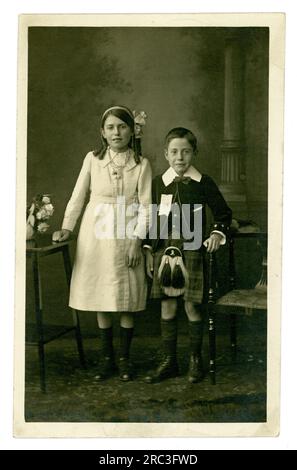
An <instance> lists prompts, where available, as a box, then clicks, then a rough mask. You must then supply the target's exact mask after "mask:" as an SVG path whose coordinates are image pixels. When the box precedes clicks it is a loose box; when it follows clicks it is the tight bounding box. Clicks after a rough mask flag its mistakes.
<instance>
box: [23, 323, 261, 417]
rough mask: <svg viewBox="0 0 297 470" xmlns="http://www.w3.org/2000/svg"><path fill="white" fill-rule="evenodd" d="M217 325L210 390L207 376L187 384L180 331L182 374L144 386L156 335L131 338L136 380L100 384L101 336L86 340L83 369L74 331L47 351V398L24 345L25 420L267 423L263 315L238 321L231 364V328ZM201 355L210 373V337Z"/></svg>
mask: <svg viewBox="0 0 297 470" xmlns="http://www.w3.org/2000/svg"><path fill="white" fill-rule="evenodd" d="M225 319H226V320H227V318H225ZM219 323H220V322H219ZM224 323H225V320H224ZM219 326H220V325H218V334H217V383H216V385H212V384H211V382H210V378H209V375H208V373H207V371H206V376H205V378H204V380H203V381H202V382H201V383H199V384H189V383H188V382H187V376H186V374H187V364H188V337H187V334H186V329H185V328H184V327H182V328H181V331H180V334H179V342H178V360H179V364H180V371H181V375H180V376H179V377H178V378H174V379H168V380H165V381H163V382H162V383H159V384H146V383H145V382H144V380H143V379H144V377H145V375H146V373H147V371H148V370H151V369H152V368H153V367H154V366H155V365H156V364H157V363H158V358H160V355H161V342H160V338H159V337H158V335H156V334H154V335H153V336H145V335H144V334H139V333H137V332H136V335H135V338H134V341H133V345H132V351H131V360H132V362H133V364H134V367H135V378H134V380H133V381H132V382H128V383H122V382H121V381H120V380H119V378H118V377H117V375H115V376H114V377H112V378H110V379H108V380H106V381H104V382H100V381H98V380H97V377H96V376H97V374H98V363H99V358H100V341H99V337H97V336H94V335H92V336H86V335H84V337H83V344H84V350H85V355H86V360H87V368H86V369H85V370H84V369H82V368H81V366H80V363H79V360H78V354H77V350H76V343H75V340H74V338H73V336H72V334H71V333H70V334H69V335H68V336H64V337H63V338H60V339H58V340H56V341H53V342H51V343H49V344H48V345H46V382H47V392H46V393H42V392H41V391H40V388H39V368H38V356H37V348H36V347H32V346H30V347H29V346H28V347H27V348H26V387H25V392H26V393H25V419H26V421H28V422H130V423H131V422H134V423H135V422H143V423H147V422H156V423H160V422H164V423H171V422H173V423H174V422H176V423H181V422H183V423H199V422H201V423H202V422H203V423H205V422H209V423H214V422H218V423H224V422H230V423H231V422H265V421H266V328H265V321H264V317H263V316H261V315H258V316H257V315H255V316H254V317H251V318H247V317H240V320H239V323H238V330H239V336H238V343H239V344H238V355H237V360H236V363H234V362H232V361H231V357H230V347H229V335H228V328H226V327H225V326H224V328H219ZM83 333H84V332H83ZM117 345H118V339H117V338H116V339H115V346H116V347H117ZM203 356H204V359H205V365H206V368H207V367H208V336H207V331H206V332H205V340H204V347H203Z"/></svg>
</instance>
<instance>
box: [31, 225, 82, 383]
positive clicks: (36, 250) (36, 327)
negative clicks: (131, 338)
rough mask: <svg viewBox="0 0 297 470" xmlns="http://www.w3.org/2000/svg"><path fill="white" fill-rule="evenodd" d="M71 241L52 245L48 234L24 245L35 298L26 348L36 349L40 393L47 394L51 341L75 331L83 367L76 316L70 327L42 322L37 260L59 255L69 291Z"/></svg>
mask: <svg viewBox="0 0 297 470" xmlns="http://www.w3.org/2000/svg"><path fill="white" fill-rule="evenodd" d="M72 241H73V240H71V239H70V240H67V241H65V242H61V243H54V242H52V240H51V234H46V235H40V236H37V237H36V239H34V240H29V241H27V242H26V256H27V258H29V259H31V262H32V270H33V282H34V296H35V323H34V324H30V323H27V324H26V344H28V345H34V346H38V356H39V372H40V388H41V391H42V392H46V377H45V350H44V346H45V344H47V343H49V342H50V341H53V340H55V339H57V338H59V337H60V336H62V335H65V334H66V333H69V332H70V331H74V333H75V337H76V343H77V349H78V354H79V359H80V363H81V365H82V367H83V368H85V367H86V362H85V357H84V351H83V344H82V336H81V330H80V323H79V315H78V312H77V311H76V310H72V314H73V325H69V326H63V325H48V324H45V323H44V322H43V302H42V283H41V275H40V258H42V257H44V256H50V255H53V254H54V253H62V255H63V264H64V270H65V274H66V280H67V285H68V288H69V287H70V280H71V270H72V266H71V260H70V254H69V245H70V243H71V242H72Z"/></svg>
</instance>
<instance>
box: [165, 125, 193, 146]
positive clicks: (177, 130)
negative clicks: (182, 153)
mask: <svg viewBox="0 0 297 470" xmlns="http://www.w3.org/2000/svg"><path fill="white" fill-rule="evenodd" d="M173 139H187V140H188V142H189V143H190V144H191V146H192V148H193V151H194V152H198V142H197V139H196V137H195V135H194V134H193V132H192V131H190V130H189V129H186V128H185V127H174V128H173V129H171V130H170V131H169V132H168V134H167V135H166V137H165V147H166V148H168V145H169V143H170V142H171V140H173Z"/></svg>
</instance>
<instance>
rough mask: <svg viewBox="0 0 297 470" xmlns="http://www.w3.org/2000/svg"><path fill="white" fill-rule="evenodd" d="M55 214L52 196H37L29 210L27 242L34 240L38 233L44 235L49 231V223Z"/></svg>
mask: <svg viewBox="0 0 297 470" xmlns="http://www.w3.org/2000/svg"><path fill="white" fill-rule="evenodd" d="M53 213H54V206H53V205H52V203H51V198H50V194H37V195H36V196H34V197H33V199H32V203H31V205H30V206H28V209H27V240H29V239H30V238H32V237H33V235H34V233H35V232H36V231H37V232H40V233H44V232H46V231H47V230H48V228H49V224H48V223H47V221H48V219H49V218H50V217H51V216H52V215H53Z"/></svg>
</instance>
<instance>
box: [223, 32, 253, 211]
mask: <svg viewBox="0 0 297 470" xmlns="http://www.w3.org/2000/svg"><path fill="white" fill-rule="evenodd" d="M221 151H222V170H221V185H220V188H221V191H222V193H223V194H224V197H225V198H226V201H227V202H228V203H229V204H230V207H231V208H232V209H233V213H234V216H235V217H238V218H242V217H246V216H247V205H246V191H245V184H244V180H245V170H244V153H245V150H244V58H243V53H242V48H241V43H240V38H239V37H238V36H237V35H232V36H229V37H228V38H227V39H226V43H225V101H224V139H223V142H222V145H221Z"/></svg>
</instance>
